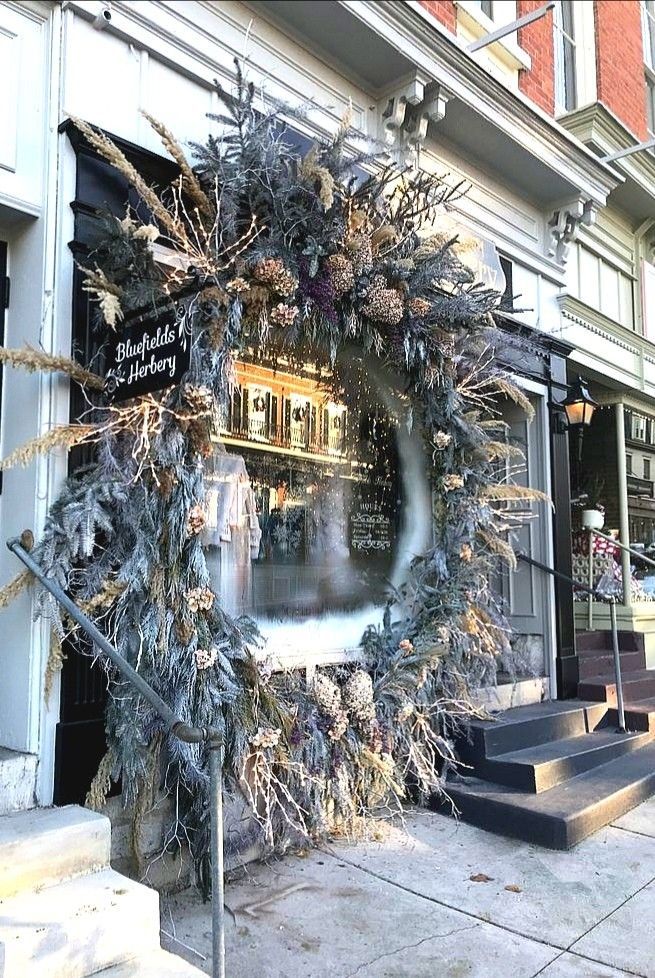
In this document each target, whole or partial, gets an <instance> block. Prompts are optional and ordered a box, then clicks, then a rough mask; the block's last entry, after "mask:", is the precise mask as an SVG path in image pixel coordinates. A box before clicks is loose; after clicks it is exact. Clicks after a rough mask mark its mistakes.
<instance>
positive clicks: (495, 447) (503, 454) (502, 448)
mask: <svg viewBox="0 0 655 978" xmlns="http://www.w3.org/2000/svg"><path fill="white" fill-rule="evenodd" d="M481 450H482V451H483V452H484V454H485V455H486V456H487V458H488V459H489V461H490V462H491V461H492V460H493V459H497V458H525V455H524V454H523V452H522V451H521V449H520V448H519V447H518V446H517V445H510V444H509V443H508V442H506V441H488V442H487V443H486V445H483V446H482V449H481Z"/></svg>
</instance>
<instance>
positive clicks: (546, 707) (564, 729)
mask: <svg viewBox="0 0 655 978" xmlns="http://www.w3.org/2000/svg"><path fill="white" fill-rule="evenodd" d="M606 714H607V705H606V704H605V703H599V702H594V703H584V702H582V701H580V700H562V701H557V700H554V701H552V702H548V703H535V704H533V705H531V706H518V707H516V708H515V709H512V710H508V711H507V712H506V713H502V714H499V716H498V718H497V719H494V720H474V721H473V723H472V724H471V743H462V744H459V745H458V751H459V754H460V756H461V757H462V759H463V760H464V761H465V762H466V763H478V761H479V760H480V759H481V758H483V757H486V758H490V757H494V756H497V755H498V754H504V753H506V752H507V751H513V750H517V749H518V748H519V747H520V748H525V747H536V746H538V745H539V744H546V743H549V742H550V741H553V740H555V741H556V740H567V739H569V738H570V737H578V736H580V735H581V734H586V733H589V732H590V731H592V730H595V729H596V727H598V726H599V725H600V724H601V723H602V722H603V721H604V719H605V718H606Z"/></svg>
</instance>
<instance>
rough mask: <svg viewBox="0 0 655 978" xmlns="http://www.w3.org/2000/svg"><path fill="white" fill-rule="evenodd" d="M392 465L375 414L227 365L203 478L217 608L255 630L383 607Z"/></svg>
mask: <svg viewBox="0 0 655 978" xmlns="http://www.w3.org/2000/svg"><path fill="white" fill-rule="evenodd" d="M417 440H418V436H417ZM403 451H404V450H402V449H401V454H402V452H403ZM399 458H400V455H399V450H398V438H397V430H396V426H395V424H393V423H392V422H391V421H390V419H389V417H388V415H387V414H386V413H385V411H384V409H383V408H382V407H381V405H380V404H379V403H374V402H371V403H368V404H364V405H363V406H362V408H361V409H360V410H357V411H355V410H353V409H349V408H348V407H346V405H345V404H344V403H340V402H339V400H338V399H337V398H336V397H334V396H331V395H329V394H326V392H325V390H323V389H321V387H320V385H319V383H318V381H317V380H316V379H315V378H313V377H311V376H302V375H301V374H292V373H284V372H282V371H280V370H278V371H274V370H273V369H272V368H264V367H261V366H255V365H246V364H238V365H237V383H236V385H235V389H234V392H233V395H232V399H231V403H230V405H229V410H228V411H227V412H226V416H225V417H224V419H223V424H222V432H221V442H220V444H218V445H217V446H216V451H215V453H214V455H213V456H212V457H211V458H210V459H209V460H208V462H207V473H206V478H207V482H208V486H209V489H208V498H207V508H208V514H209V522H208V529H207V532H206V539H205V542H206V543H207V544H208V551H207V559H208V563H209V566H210V570H211V572H212V575H213V578H214V581H215V582H216V585H217V587H216V589H217V591H218V593H219V594H220V596H221V604H222V606H223V607H224V608H225V609H226V610H227V611H229V612H230V613H231V614H233V615H238V614H248V615H251V616H252V617H254V618H255V620H256V621H257V622H258V623H259V624H260V625H261V624H262V623H264V624H266V623H268V624H273V623H279V622H287V623H289V622H292V623H294V622H295V623H300V622H306V621H308V620H310V619H323V618H324V617H325V616H326V615H333V616H335V617H336V620H337V621H338V620H339V618H340V616H343V617H344V618H345V617H348V616H352V614H353V613H356V612H357V611H358V610H361V611H363V610H364V609H366V613H367V614H370V609H371V607H375V606H382V605H383V604H384V602H385V600H386V598H387V596H388V593H389V587H390V582H391V581H392V579H393V578H394V576H395V577H396V578H397V574H396V575H394V567H395V566H396V565H397V563H398V557H399V553H398V546H397V544H398V542H399V538H400V537H402V536H403V532H404V531H403V519H402V517H403V494H404V493H403V479H402V478H401V477H400V475H399ZM426 479H427V476H426ZM427 519H428V521H429V514H427ZM418 522H419V523H420V522H421V521H420V520H419V521H418ZM405 536H406V533H405ZM414 552H416V551H414ZM264 630H265V629H264ZM359 637H361V636H360V635H358V636H357V639H356V641H358V640H359ZM344 641H345V639H344ZM337 644H339V642H338V641H337ZM346 644H347V642H346Z"/></svg>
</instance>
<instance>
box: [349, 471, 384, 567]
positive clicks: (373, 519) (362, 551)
mask: <svg viewBox="0 0 655 978" xmlns="http://www.w3.org/2000/svg"><path fill="white" fill-rule="evenodd" d="M349 542H350V553H351V555H352V556H355V557H357V556H362V557H364V556H369V555H373V554H374V555H377V556H385V555H390V554H391V548H392V544H393V521H392V517H391V512H390V510H389V506H388V504H387V503H385V501H384V500H383V498H382V495H381V494H380V493H379V492H378V491H377V490H371V489H370V488H368V487H364V486H362V487H360V490H359V492H358V493H357V494H356V495H355V497H354V498H353V503H352V508H351V511H350V541H349Z"/></svg>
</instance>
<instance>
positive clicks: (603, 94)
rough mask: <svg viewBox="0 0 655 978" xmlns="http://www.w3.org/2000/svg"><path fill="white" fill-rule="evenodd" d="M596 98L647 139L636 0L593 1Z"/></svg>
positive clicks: (642, 68)
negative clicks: (617, 0) (618, 1)
mask: <svg viewBox="0 0 655 978" xmlns="http://www.w3.org/2000/svg"><path fill="white" fill-rule="evenodd" d="M594 14H595V25H596V73H597V79H596V82H597V86H598V101H599V102H602V103H603V104H604V105H606V106H607V108H608V109H610V111H612V112H613V113H614V114H615V115H616V116H618V118H619V119H620V120H621V122H622V123H623V124H624V125H625V126H627V128H628V129H630V131H631V132H633V133H634V135H635V136H637V138H638V139H646V138H647V136H648V133H647V129H646V95H645V88H644V53H643V45H642V39H641V10H640V5H639V0H621V3H617V2H616V0H596V3H595V4H594Z"/></svg>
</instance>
